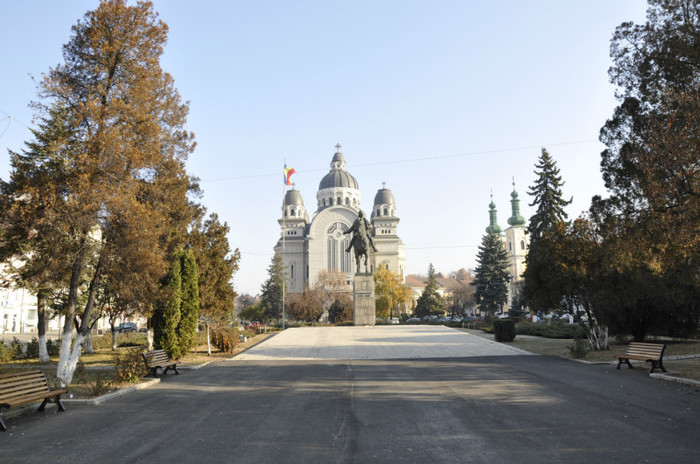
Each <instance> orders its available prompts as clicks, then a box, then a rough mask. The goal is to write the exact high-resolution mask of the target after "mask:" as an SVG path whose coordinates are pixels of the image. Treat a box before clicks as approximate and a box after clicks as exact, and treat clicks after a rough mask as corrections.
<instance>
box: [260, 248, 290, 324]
mask: <svg viewBox="0 0 700 464" xmlns="http://www.w3.org/2000/svg"><path fill="white" fill-rule="evenodd" d="M267 274H268V276H269V277H268V279H267V280H266V281H265V283H264V284H263V286H262V295H261V299H260V307H261V309H262V311H263V314H264V316H265V319H267V320H271V319H280V318H281V317H282V291H283V282H284V281H283V279H284V262H283V261H282V255H281V254H279V253H275V255H274V256H273V257H272V262H271V263H270V267H268V268H267Z"/></svg>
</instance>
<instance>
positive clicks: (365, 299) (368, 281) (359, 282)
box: [352, 273, 376, 325]
mask: <svg viewBox="0 0 700 464" xmlns="http://www.w3.org/2000/svg"><path fill="white" fill-rule="evenodd" d="M352 284H353V285H352V299H353V303H354V311H353V323H354V324H355V325H374V324H375V323H376V311H375V307H374V302H375V298H374V276H372V274H370V273H364V274H363V273H357V274H355V278H354V279H353V282H352Z"/></svg>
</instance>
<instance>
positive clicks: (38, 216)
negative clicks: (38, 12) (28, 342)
mask: <svg viewBox="0 0 700 464" xmlns="http://www.w3.org/2000/svg"><path fill="white" fill-rule="evenodd" d="M167 30H168V29H167V26H166V25H165V24H164V23H163V22H162V21H160V20H159V19H158V18H157V14H156V13H155V12H154V11H153V7H152V4H151V3H149V2H138V3H136V5H134V6H127V5H126V2H125V1H124V0H104V1H102V2H101V3H100V5H99V6H98V7H97V9H95V10H94V11H89V12H88V13H86V15H85V17H84V19H83V20H82V21H79V22H78V23H77V24H76V25H75V26H74V27H73V35H72V36H71V38H70V40H69V42H68V43H67V44H66V45H65V46H64V47H63V58H64V63H63V64H59V65H57V66H56V67H54V68H51V69H50V70H49V72H48V73H47V74H46V75H45V76H43V79H42V80H41V82H40V83H39V97H40V101H38V102H37V103H35V104H34V107H35V110H36V111H37V113H38V115H39V117H40V119H41V120H42V121H44V123H45V125H44V126H43V127H40V131H41V132H42V137H44V139H45V141H44V140H42V139H39V138H37V143H39V144H41V145H42V149H43V148H44V147H45V150H43V152H41V153H39V152H38V150H35V149H34V147H33V146H32V145H31V144H28V145H27V149H26V150H25V151H24V152H23V153H22V154H21V155H20V154H13V156H14V157H15V158H16V159H17V162H15V163H13V167H12V172H11V180H10V182H9V183H10V184H13V185H12V186H11V187H9V188H8V189H7V191H8V192H10V196H9V197H8V198H7V199H6V201H7V202H8V203H10V205H9V208H8V210H9V211H10V213H11V214H10V215H9V216H8V217H7V220H8V222H10V223H14V224H17V225H19V226H20V227H19V229H22V230H24V231H25V232H24V235H21V236H20V237H19V239H20V240H21V241H23V243H24V246H25V247H26V248H27V249H31V250H32V253H33V254H32V255H31V256H36V257H37V259H45V257H48V256H54V257H55V258H54V259H55V261H54V262H53V263H51V267H52V269H60V270H64V272H65V274H64V275H65V278H64V280H63V281H64V282H65V288H66V295H67V297H66V301H65V305H64V308H63V312H64V315H65V316H66V317H65V325H64V327H63V336H62V340H63V343H62V344H61V353H60V360H59V365H58V369H57V378H58V381H59V383H61V384H64V385H69V384H70V382H71V380H72V376H73V372H74V370H75V366H76V365H77V362H78V359H79V357H80V353H81V351H82V346H83V342H84V340H85V337H86V336H87V333H88V330H89V327H90V323H91V322H92V320H93V316H94V314H93V312H94V310H95V302H96V299H97V296H98V292H99V288H100V283H101V281H102V279H104V278H105V275H106V272H107V271H108V269H109V268H110V266H109V263H110V262H111V261H112V260H113V258H114V257H117V256H120V257H122V258H124V259H123V260H122V262H123V263H125V265H127V266H129V269H130V270H131V271H132V273H134V274H135V273H137V272H138V273H141V276H142V278H143V279H147V278H150V277H151V276H162V275H164V274H165V273H166V270H167V256H168V254H169V252H171V251H172V250H173V249H175V248H176V247H177V246H181V245H182V244H184V236H185V233H186V225H187V223H188V222H189V216H190V212H189V203H188V199H187V194H188V192H189V191H191V189H192V188H193V187H194V184H193V183H192V182H191V181H190V179H189V177H188V176H187V174H186V171H185V164H184V163H185V160H186V158H187V156H188V154H189V153H190V152H191V151H192V150H193V148H194V143H193V139H192V137H193V136H192V135H191V134H190V133H188V132H186V131H185V130H184V124H185V120H186V115H187V112H188V107H187V105H186V104H185V103H183V102H182V101H181V100H180V97H179V95H178V93H177V90H176V89H175V87H174V84H173V79H172V77H171V76H170V75H168V74H167V73H165V72H164V71H163V70H162V69H161V67H160V56H161V55H162V53H163V46H164V44H165V42H166V39H167ZM35 136H36V133H35ZM15 155H16V156H15ZM19 157H22V159H21V162H20V160H19ZM15 230H16V229H15ZM37 237H40V238H37ZM178 242H179V243H178ZM126 244H128V247H126V248H125V246H126ZM127 254H128V258H127ZM33 259H34V258H31V257H30V260H29V261H28V262H27V264H28V265H33V263H32V262H30V261H33ZM81 299H82V300H81ZM81 301H84V303H81ZM76 320H77V321H78V326H77V329H78V331H77V334H76V330H75V329H76V326H75V321H76Z"/></svg>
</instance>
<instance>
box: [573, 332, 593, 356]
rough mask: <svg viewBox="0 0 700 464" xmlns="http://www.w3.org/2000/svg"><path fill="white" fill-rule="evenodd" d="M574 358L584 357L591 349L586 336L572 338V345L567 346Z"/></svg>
mask: <svg viewBox="0 0 700 464" xmlns="http://www.w3.org/2000/svg"><path fill="white" fill-rule="evenodd" d="M567 348H568V349H569V351H570V352H571V357H572V358H574V359H586V358H587V357H588V352H589V351H590V350H591V344H590V343H589V341H588V339H586V338H578V337H576V338H574V346H567Z"/></svg>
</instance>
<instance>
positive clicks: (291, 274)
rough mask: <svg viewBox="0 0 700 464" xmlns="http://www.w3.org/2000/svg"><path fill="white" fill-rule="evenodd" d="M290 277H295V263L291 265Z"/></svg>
mask: <svg viewBox="0 0 700 464" xmlns="http://www.w3.org/2000/svg"><path fill="white" fill-rule="evenodd" d="M289 278H290V279H293V278H294V264H292V265H291V266H289Z"/></svg>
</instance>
